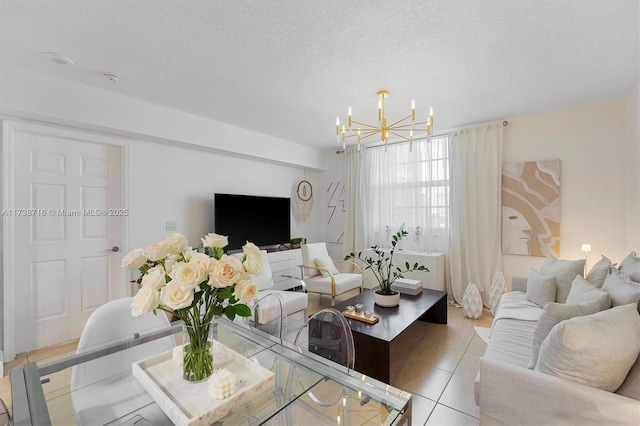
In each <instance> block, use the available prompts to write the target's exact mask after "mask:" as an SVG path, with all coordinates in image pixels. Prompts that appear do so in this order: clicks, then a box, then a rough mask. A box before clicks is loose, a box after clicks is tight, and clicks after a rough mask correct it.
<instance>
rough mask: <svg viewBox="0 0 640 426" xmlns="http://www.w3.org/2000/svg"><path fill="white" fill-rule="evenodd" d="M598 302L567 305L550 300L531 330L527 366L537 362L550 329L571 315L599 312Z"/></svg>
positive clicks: (533, 366)
mask: <svg viewBox="0 0 640 426" xmlns="http://www.w3.org/2000/svg"><path fill="white" fill-rule="evenodd" d="M600 310H601V309H600V303H599V302H598V301H588V302H585V303H580V304H575V305H568V304H564V303H556V302H551V303H548V304H547V306H545V307H544V309H543V310H542V314H541V315H540V319H539V320H538V324H537V325H536V328H535V330H534V331H533V336H532V338H531V360H530V361H529V365H528V366H527V368H529V369H530V370H533V369H534V368H535V366H536V363H537V362H538V353H539V352H540V345H542V342H543V341H544V339H546V338H547V335H548V334H549V332H550V331H551V329H552V328H553V327H554V326H555V325H556V324H559V323H560V322H562V321H564V320H568V319H570V318H573V317H578V316H583V315H590V314H595V313H596V312H600Z"/></svg>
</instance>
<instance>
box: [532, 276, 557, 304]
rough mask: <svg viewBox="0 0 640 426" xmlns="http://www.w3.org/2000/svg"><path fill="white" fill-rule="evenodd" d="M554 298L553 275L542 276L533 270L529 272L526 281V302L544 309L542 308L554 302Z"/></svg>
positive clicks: (554, 281) (554, 283)
mask: <svg viewBox="0 0 640 426" xmlns="http://www.w3.org/2000/svg"><path fill="white" fill-rule="evenodd" d="M555 298H556V277H554V276H553V275H542V274H541V273H539V272H536V271H535V270H533V269H532V270H531V271H529V278H528V279H527V300H528V301H530V302H533V303H535V304H536V305H538V306H540V307H541V308H544V306H545V305H546V304H547V303H549V302H553V301H555Z"/></svg>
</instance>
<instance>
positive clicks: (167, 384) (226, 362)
mask: <svg viewBox="0 0 640 426" xmlns="http://www.w3.org/2000/svg"><path fill="white" fill-rule="evenodd" d="M216 360H217V361H216ZM213 368H214V371H215V370H217V369H219V368H226V369H227V370H229V371H230V372H231V373H233V375H234V376H235V378H236V391H235V393H234V394H233V395H231V396H230V397H228V398H226V399H223V400H214V399H212V398H211V397H210V396H209V383H208V381H207V380H205V381H203V382H201V383H187V382H186V381H185V380H184V379H183V378H182V366H181V365H178V364H177V363H176V362H175V361H173V359H172V351H167V352H163V353H161V354H158V355H155V356H152V357H150V358H147V359H144V360H142V361H138V362H135V363H133V365H132V372H133V376H134V377H135V378H136V379H137V380H138V382H140V384H141V385H142V387H143V388H144V389H145V390H146V391H147V393H148V394H149V395H150V396H151V397H152V398H153V400H154V401H155V402H156V404H158V406H159V407H160V408H161V409H162V411H164V413H165V414H166V415H167V417H169V418H170V419H171V421H172V422H173V423H174V424H176V425H179V426H187V425H188V426H200V425H210V424H212V423H213V422H215V421H216V420H218V419H221V418H222V417H224V416H226V415H227V414H229V413H230V412H231V411H233V409H234V408H236V407H240V406H242V405H243V404H245V403H246V402H248V401H250V400H251V399H252V398H253V397H255V396H256V395H258V394H260V393H262V392H265V391H267V390H269V389H271V388H272V387H273V386H274V384H275V374H274V373H273V372H271V371H269V370H267V369H266V368H264V367H262V366H260V365H259V364H257V363H255V362H252V361H250V360H249V359H247V358H245V357H243V356H242V355H240V354H238V353H237V352H235V351H233V350H231V349H229V348H227V347H226V346H224V345H223V344H221V343H220V342H218V341H215V340H214V341H213Z"/></svg>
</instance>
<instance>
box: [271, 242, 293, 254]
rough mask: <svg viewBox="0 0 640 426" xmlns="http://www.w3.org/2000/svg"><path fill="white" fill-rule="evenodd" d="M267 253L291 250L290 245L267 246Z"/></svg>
mask: <svg viewBox="0 0 640 426" xmlns="http://www.w3.org/2000/svg"><path fill="white" fill-rule="evenodd" d="M266 250H267V253H273V252H274V251H284V250H291V247H289V246H288V245H287V244H284V243H283V244H279V245H277V246H275V247H269V248H267V249H266Z"/></svg>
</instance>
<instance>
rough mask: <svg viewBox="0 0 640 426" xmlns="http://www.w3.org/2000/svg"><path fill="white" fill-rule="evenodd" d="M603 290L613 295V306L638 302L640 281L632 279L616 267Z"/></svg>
mask: <svg viewBox="0 0 640 426" xmlns="http://www.w3.org/2000/svg"><path fill="white" fill-rule="evenodd" d="M602 290H603V291H606V292H607V293H609V296H611V306H620V305H626V304H627V303H638V299H640V283H637V282H634V281H631V280H630V279H629V278H627V277H625V276H624V274H622V273H621V272H620V271H618V270H617V269H615V268H614V269H613V270H612V271H611V275H609V276H608V277H607V279H606V280H605V281H604V285H603V286H602Z"/></svg>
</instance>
